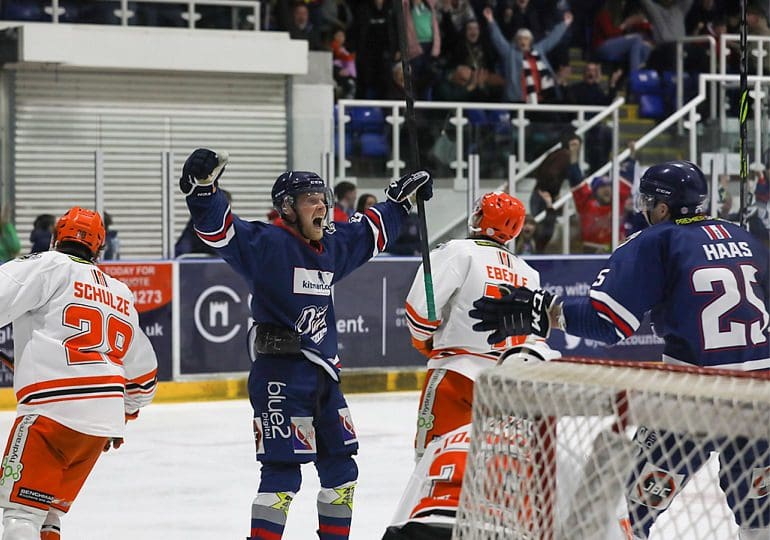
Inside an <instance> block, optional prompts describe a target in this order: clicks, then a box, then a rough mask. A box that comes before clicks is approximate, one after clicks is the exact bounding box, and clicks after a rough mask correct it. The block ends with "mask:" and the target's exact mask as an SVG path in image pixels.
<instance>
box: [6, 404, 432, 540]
mask: <svg viewBox="0 0 770 540" xmlns="http://www.w3.org/2000/svg"><path fill="white" fill-rule="evenodd" d="M418 398H419V394H418V393H417V392H409V393H389V394H351V395H349V396H347V399H348V403H349V405H350V410H351V413H352V415H353V422H354V423H355V426H356V431H357V433H358V441H359V444H360V447H361V448H360V451H359V454H358V457H357V459H356V461H357V462H358V467H359V479H358V487H357V489H356V498H355V503H354V507H353V526H352V531H351V539H352V540H374V539H379V538H381V537H382V534H383V532H384V530H385V526H386V525H387V524H389V522H390V519H391V517H392V516H393V512H394V511H395V509H396V505H397V504H398V501H399V498H400V497H401V492H402V490H403V488H404V486H405V485H406V482H407V480H408V478H409V475H410V474H411V472H412V469H413V467H414V461H413V451H412V439H413V437H414V427H415V419H416V414H417V401H418ZM14 417H15V413H13V412H3V413H0V434H1V436H2V438H3V444H4V442H5V440H6V438H7V436H8V432H9V431H10V428H11V425H12V423H13V419H14ZM251 418H252V411H251V406H250V405H249V402H248V401H246V400H237V401H218V402H206V403H185V404H168V405H166V404H159V405H151V406H150V407H148V408H146V409H143V410H142V413H141V415H140V417H139V419H138V420H137V421H136V422H131V423H130V424H129V426H128V433H127V437H126V443H125V445H124V446H123V447H121V448H120V449H119V450H118V451H111V452H110V453H108V454H105V455H103V456H102V458H101V459H100V460H99V462H98V463H97V464H96V467H95V468H94V471H93V473H92V474H91V477H90V478H89V480H88V481H87V482H86V485H85V487H84V488H83V491H82V492H81V493H80V496H79V497H78V499H77V500H76V501H75V504H74V505H73V507H72V509H71V510H70V512H69V513H68V514H67V515H66V516H65V517H64V518H63V519H62V538H63V539H64V540H103V539H105V538H109V539H110V540H137V539H142V540H234V539H240V540H243V539H244V538H246V537H247V535H248V532H249V519H250V512H251V500H252V498H253V497H254V494H255V492H256V488H257V483H258V467H259V465H258V464H257V462H256V461H255V448H254V435H253V433H252V422H251ZM302 475H303V482H302V489H301V490H300V493H299V495H298V496H297V498H296V499H294V502H293V503H292V506H291V510H290V512H289V521H288V525H287V527H286V532H285V534H284V538H285V539H286V540H312V539H313V538H317V537H316V535H315V530H316V528H317V526H318V519H317V516H316V508H315V500H316V494H317V492H318V488H319V483H318V477H317V475H316V471H315V468H314V467H313V465H305V466H304V467H303V469H302Z"/></svg>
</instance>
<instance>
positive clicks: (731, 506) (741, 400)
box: [454, 361, 770, 540]
mask: <svg viewBox="0 0 770 540" xmlns="http://www.w3.org/2000/svg"><path fill="white" fill-rule="evenodd" d="M474 392H475V393H474V403H473V433H472V440H471V448H470V452H469V455H468V463H467V466H466V473H465V478H464V481H463V490H462V495H461V500H460V508H459V510H458V516H457V524H456V526H455V531H454V538H460V539H479V540H482V539H483V540H489V539H533V540H552V539H553V540H562V539H591V540H594V539H596V540H605V539H608V540H609V539H629V538H634V537H638V538H653V539H661V540H669V539H689V538H692V539H714V540H727V539H733V538H738V537H739V533H738V531H739V524H740V525H741V527H743V528H758V527H761V526H765V525H767V524H770V501H768V499H770V497H768V496H767V493H768V483H769V480H770V452H768V445H767V442H766V441H767V440H768V439H770V433H768V432H769V431H770V381H768V379H767V377H766V376H765V377H764V378H760V377H759V376H752V375H749V374H745V373H735V372H728V371H723V370H720V371H716V370H702V369H695V368H674V367H669V366H663V365H660V364H646V365H643V366H642V367H640V364H635V365H629V364H626V363H620V362H589V363H578V362H569V361H556V362H540V363H534V364H533V363H527V364H521V365H515V366H500V367H496V368H494V369H490V370H487V371H485V372H484V373H482V374H481V376H480V377H479V379H478V380H477V382H476V385H475V391H474ZM648 535H649V536H648ZM767 537H768V538H770V533H768V534H767ZM763 538H764V537H763Z"/></svg>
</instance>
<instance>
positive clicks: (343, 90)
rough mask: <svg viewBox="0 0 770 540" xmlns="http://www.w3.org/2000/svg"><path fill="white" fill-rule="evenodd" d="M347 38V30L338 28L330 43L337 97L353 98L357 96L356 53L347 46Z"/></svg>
mask: <svg viewBox="0 0 770 540" xmlns="http://www.w3.org/2000/svg"><path fill="white" fill-rule="evenodd" d="M345 39H346V38H345V31H344V30H343V29H342V28H337V29H336V30H334V33H333V34H332V38H331V43H330V44H329V48H330V49H331V52H332V64H333V67H332V71H333V73H334V82H335V83H336V84H337V88H336V92H335V93H336V97H337V99H353V98H354V97H355V96H356V77H357V73H356V55H355V54H353V53H351V52H350V51H348V49H347V48H346V47H345Z"/></svg>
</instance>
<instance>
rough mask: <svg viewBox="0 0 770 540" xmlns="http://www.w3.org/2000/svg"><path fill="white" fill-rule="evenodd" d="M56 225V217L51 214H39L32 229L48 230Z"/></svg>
mask: <svg viewBox="0 0 770 540" xmlns="http://www.w3.org/2000/svg"><path fill="white" fill-rule="evenodd" d="M55 224H56V216H54V215H53V214H40V215H39V216H37V217H36V218H35V221H34V223H33V224H32V228H33V229H50V228H51V227H53V226H54V225H55Z"/></svg>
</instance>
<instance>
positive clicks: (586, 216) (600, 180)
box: [572, 175, 631, 253]
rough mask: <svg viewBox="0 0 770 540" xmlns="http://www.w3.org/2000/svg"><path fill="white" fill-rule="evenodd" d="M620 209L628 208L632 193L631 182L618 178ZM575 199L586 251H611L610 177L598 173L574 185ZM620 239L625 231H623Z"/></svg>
mask: <svg viewBox="0 0 770 540" xmlns="http://www.w3.org/2000/svg"><path fill="white" fill-rule="evenodd" d="M619 184H620V208H621V210H619V211H622V209H623V208H625V205H626V200H627V199H628V198H629V197H630V196H631V183H630V182H629V181H628V180H627V179H625V178H623V177H622V176H621V177H620V178H619ZM572 198H573V199H574V201H575V209H576V210H577V214H578V218H579V219H580V236H581V239H582V241H583V251H584V252H585V253H609V252H610V251H612V181H611V180H610V177H609V176H606V175H605V176H597V177H595V178H592V179H591V180H590V182H589V179H586V180H584V181H582V182H580V183H578V184H573V186H572ZM620 237H621V239H622V238H623V233H622V230H621V236H620Z"/></svg>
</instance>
